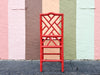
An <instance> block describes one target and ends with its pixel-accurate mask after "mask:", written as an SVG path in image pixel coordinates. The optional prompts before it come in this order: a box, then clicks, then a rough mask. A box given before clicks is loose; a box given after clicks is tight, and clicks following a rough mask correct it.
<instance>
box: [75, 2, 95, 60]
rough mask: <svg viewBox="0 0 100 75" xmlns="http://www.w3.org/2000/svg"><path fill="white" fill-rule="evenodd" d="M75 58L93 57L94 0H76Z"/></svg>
mask: <svg viewBox="0 0 100 75" xmlns="http://www.w3.org/2000/svg"><path fill="white" fill-rule="evenodd" d="M76 49H77V59H93V58H94V0H77V21H76Z"/></svg>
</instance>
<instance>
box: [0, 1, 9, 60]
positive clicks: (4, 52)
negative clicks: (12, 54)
mask: <svg viewBox="0 0 100 75" xmlns="http://www.w3.org/2000/svg"><path fill="white" fill-rule="evenodd" d="M0 59H8V0H1V1H0Z"/></svg>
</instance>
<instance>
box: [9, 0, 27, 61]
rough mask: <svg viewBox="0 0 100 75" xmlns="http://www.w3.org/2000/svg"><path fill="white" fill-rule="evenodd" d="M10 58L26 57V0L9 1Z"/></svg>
mask: <svg viewBox="0 0 100 75" xmlns="http://www.w3.org/2000/svg"><path fill="white" fill-rule="evenodd" d="M8 5H9V7H8V23H9V31H8V34H9V36H8V40H9V59H25V0H9V2H8Z"/></svg>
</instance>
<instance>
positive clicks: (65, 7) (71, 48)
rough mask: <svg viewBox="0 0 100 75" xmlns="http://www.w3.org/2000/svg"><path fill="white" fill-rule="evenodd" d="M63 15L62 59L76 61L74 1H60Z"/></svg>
mask: <svg viewBox="0 0 100 75" xmlns="http://www.w3.org/2000/svg"><path fill="white" fill-rule="evenodd" d="M60 13H63V14H64V58H65V59H76V0H60Z"/></svg>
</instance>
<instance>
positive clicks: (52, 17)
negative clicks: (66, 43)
mask: <svg viewBox="0 0 100 75" xmlns="http://www.w3.org/2000/svg"><path fill="white" fill-rule="evenodd" d="M40 31H41V34H42V35H44V36H45V35H49V36H52V35H62V34H63V14H58V13H52V12H50V13H47V14H40Z"/></svg>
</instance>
